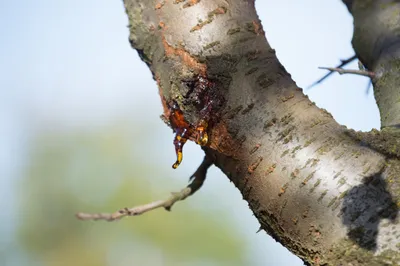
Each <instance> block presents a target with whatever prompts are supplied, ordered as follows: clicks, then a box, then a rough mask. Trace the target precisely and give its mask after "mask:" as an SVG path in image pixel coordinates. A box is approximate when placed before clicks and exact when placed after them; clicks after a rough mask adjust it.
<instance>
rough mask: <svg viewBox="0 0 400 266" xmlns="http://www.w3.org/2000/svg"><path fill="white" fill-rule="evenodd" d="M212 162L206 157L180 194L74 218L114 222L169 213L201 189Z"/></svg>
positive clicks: (81, 214) (82, 214)
mask: <svg viewBox="0 0 400 266" xmlns="http://www.w3.org/2000/svg"><path fill="white" fill-rule="evenodd" d="M212 164H213V163H212V161H211V160H210V159H209V158H208V157H207V156H206V157H204V160H203V162H202V163H201V164H200V166H199V167H198V168H197V170H196V172H194V174H193V175H192V176H191V177H190V179H189V181H190V180H191V183H190V184H189V185H188V186H187V187H185V188H184V189H182V190H181V191H180V192H175V193H171V194H172V195H171V196H170V197H169V198H168V199H166V200H159V201H155V202H152V203H148V204H145V205H141V206H137V207H133V208H123V209H121V210H119V211H116V212H114V213H93V214H91V213H82V212H80V213H77V214H76V217H77V218H78V219H80V220H84V221H86V220H106V221H115V220H119V219H121V218H123V217H125V216H136V215H141V214H143V213H145V212H148V211H151V210H154V209H157V208H161V207H163V208H164V209H166V210H167V211H170V210H171V208H172V206H173V205H174V204H175V202H177V201H181V200H184V199H186V198H187V197H189V196H191V195H193V194H194V193H195V192H196V191H197V190H199V189H200V188H201V186H202V185H203V183H204V180H205V179H206V175H207V170H208V168H209V167H210V166H211V165H212Z"/></svg>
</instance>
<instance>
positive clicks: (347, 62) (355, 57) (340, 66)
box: [307, 55, 357, 89]
mask: <svg viewBox="0 0 400 266" xmlns="http://www.w3.org/2000/svg"><path fill="white" fill-rule="evenodd" d="M355 59H357V56H356V55H353V56H352V57H350V58H348V59H345V60H340V61H341V62H342V63H340V65H338V66H336V68H342V67H344V66H345V65H347V64H349V63H351V62H353V61H354V60H355ZM333 73H334V72H332V71H331V72H329V73H328V74H326V75H325V76H323V77H322V78H320V79H319V80H317V81H316V82H314V83H313V84H311V85H310V86H308V88H307V89H311V88H312V87H314V86H315V85H317V84H319V83H321V82H322V81H324V80H325V79H326V78H328V77H329V76H330V75H332V74H333Z"/></svg>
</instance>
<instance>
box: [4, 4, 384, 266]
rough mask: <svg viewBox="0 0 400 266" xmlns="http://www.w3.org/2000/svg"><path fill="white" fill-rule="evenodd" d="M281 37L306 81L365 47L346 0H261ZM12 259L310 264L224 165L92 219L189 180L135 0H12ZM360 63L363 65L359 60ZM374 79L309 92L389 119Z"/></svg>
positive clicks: (7, 231) (187, 154) (341, 112)
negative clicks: (280, 239) (141, 46)
mask: <svg viewBox="0 0 400 266" xmlns="http://www.w3.org/2000/svg"><path fill="white" fill-rule="evenodd" d="M256 6H257V9H258V12H259V16H260V18H261V20H262V22H263V25H264V29H265V32H266V35H267V37H268V40H269V42H270V44H271V46H272V47H273V48H275V49H276V51H277V55H278V57H279V59H280V60H281V62H282V63H283V65H284V66H285V67H286V69H287V70H288V71H289V72H290V73H291V74H292V76H293V78H294V80H295V81H296V82H297V84H298V85H299V86H300V87H303V88H306V87H308V86H309V85H310V84H312V83H313V82H314V81H316V80H317V79H319V78H320V77H321V76H322V75H324V74H325V73H326V72H325V71H323V70H318V69H317V67H318V66H335V65H337V64H338V63H340V61H339V59H346V58H349V57H350V56H352V55H353V54H354V51H353V49H352V47H351V43H350V41H351V36H352V17H351V16H350V15H349V14H348V12H347V9H346V8H345V6H344V5H343V4H342V2H341V1H339V0H337V1H312V0H303V1H295V0H282V1H272V0H268V1H256ZM0 23H1V25H2V27H1V28H0V38H1V39H0V40H1V42H0V208H1V211H0V265H4V266H11V265H17V266H20V265H21V266H25V265H29V266H36V265H48V266H53V265H54V266H58V265H60V266H62V265H85V266H86V265H88V266H90V265H93V266H97V265H99V266H102V265H113V266H125V265H155V266H157V265H302V263H301V261H300V260H299V259H298V258H297V257H295V256H293V255H292V254H291V253H290V252H289V251H287V250H286V249H285V248H284V247H282V246H281V245H280V244H279V243H276V242H275V241H274V240H273V239H271V238H270V237H269V236H268V235H266V234H265V233H264V232H260V233H256V232H257V230H258V228H259V224H258V222H257V220H256V219H255V218H254V216H252V213H251V211H250V210H249V209H248V206H247V203H246V202H245V201H243V200H242V197H241V195H240V193H239V192H238V191H237V190H236V189H235V188H234V186H233V184H231V183H229V181H228V179H227V178H226V177H225V176H224V175H223V174H222V173H221V172H220V171H219V170H218V169H216V168H212V169H211V171H210V173H209V175H208V179H207V180H206V183H205V185H204V186H203V188H202V189H201V190H200V191H199V192H198V193H196V194H195V195H194V196H193V197H191V198H189V199H188V200H186V201H184V202H179V203H177V204H176V205H175V206H174V208H173V210H172V212H171V213H169V212H166V211H164V210H162V209H159V210H156V211H152V212H150V213H147V214H145V215H143V216H139V217H131V218H127V219H123V220H121V221H119V222H114V223H107V222H80V221H77V220H76V219H75V217H74V214H75V213H76V212H77V211H114V210H117V209H119V208H121V207H129V206H135V205H138V204H143V203H146V202H149V201H153V200H158V199H164V198H165V197H167V196H168V195H169V193H170V192H171V191H177V190H179V189H181V188H183V187H184V186H185V185H186V184H187V181H188V177H189V176H190V175H191V174H192V173H193V171H194V170H195V169H196V167H197V166H198V165H199V163H200V162H201V159H202V157H203V156H202V152H201V150H200V148H199V147H197V146H196V145H194V144H193V143H188V144H187V145H186V146H185V150H184V161H183V163H182V165H181V166H180V167H179V168H178V169H177V170H173V169H172V168H171V165H172V163H173V162H174V161H175V155H174V148H173V145H172V140H173V134H172V130H171V129H170V128H168V127H167V126H166V125H164V124H163V122H162V121H161V120H160V119H159V115H160V114H161V113H162V108H161V103H160V99H159V95H158V90H157V87H156V83H155V82H154V81H153V80H152V77H151V74H150V71H149V70H148V69H147V67H146V66H145V64H144V63H142V62H141V61H140V59H139V58H138V56H137V53H136V51H134V50H133V49H131V47H130V45H129V42H128V28H127V25H128V20H127V16H126V15H125V11H124V8H123V4H122V1H109V0H107V1H106V0H85V1H81V0H80V1H78V0H70V1H50V0H39V1H26V0H25V1H24V0H22V1H1V3H0ZM349 68H357V62H353V63H352V64H351V65H350V66H349ZM368 82H369V81H368V79H366V78H364V77H359V76H351V75H343V76H339V75H337V74H334V75H333V76H332V77H331V78H329V79H328V80H326V81H325V82H324V83H323V84H321V85H319V86H316V87H314V88H312V89H310V90H305V92H306V93H307V94H308V95H309V96H310V98H311V99H312V100H313V101H315V102H316V103H317V105H318V106H320V107H323V108H325V109H327V110H328V111H329V112H331V113H332V114H333V116H334V117H335V118H336V119H337V121H338V122H340V123H342V124H344V125H346V126H348V127H352V128H354V129H357V130H365V131H366V130H370V129H371V128H373V127H375V128H379V115H378V111H377V108H376V105H375V102H374V98H373V93H372V90H370V91H369V93H366V89H367V86H368Z"/></svg>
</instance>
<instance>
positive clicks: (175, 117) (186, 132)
mask: <svg viewBox="0 0 400 266" xmlns="http://www.w3.org/2000/svg"><path fill="white" fill-rule="evenodd" d="M169 110H170V116H169V122H170V124H171V127H172V129H173V130H174V133H175V138H174V146H175V153H176V162H175V163H174V164H173V165H172V168H174V169H176V168H178V166H179V165H180V163H181V162H182V159H183V153H182V150H183V146H184V145H185V143H186V141H187V140H188V139H191V140H194V141H195V142H196V143H197V144H199V145H201V146H205V145H206V144H207V142H208V135H207V126H208V123H207V121H205V120H204V119H201V120H200V121H199V123H198V125H196V126H193V125H191V124H189V123H188V122H187V121H186V120H185V118H184V116H183V112H182V111H181V109H180V108H179V106H178V104H177V103H176V102H175V101H172V102H171V103H170V104H169Z"/></svg>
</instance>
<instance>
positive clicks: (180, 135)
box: [172, 128, 188, 169]
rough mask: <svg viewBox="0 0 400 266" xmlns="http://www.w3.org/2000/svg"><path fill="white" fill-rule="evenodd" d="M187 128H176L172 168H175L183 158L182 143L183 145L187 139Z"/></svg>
mask: <svg viewBox="0 0 400 266" xmlns="http://www.w3.org/2000/svg"><path fill="white" fill-rule="evenodd" d="M187 132H188V130H187V129H186V128H184V129H177V131H176V135H175V139H174V145H175V153H176V162H175V163H174V164H173V165H172V168H174V169H176V168H178V166H179V165H180V164H181V162H182V159H183V153H182V149H183V145H185V143H186V141H187V136H186V134H187Z"/></svg>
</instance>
